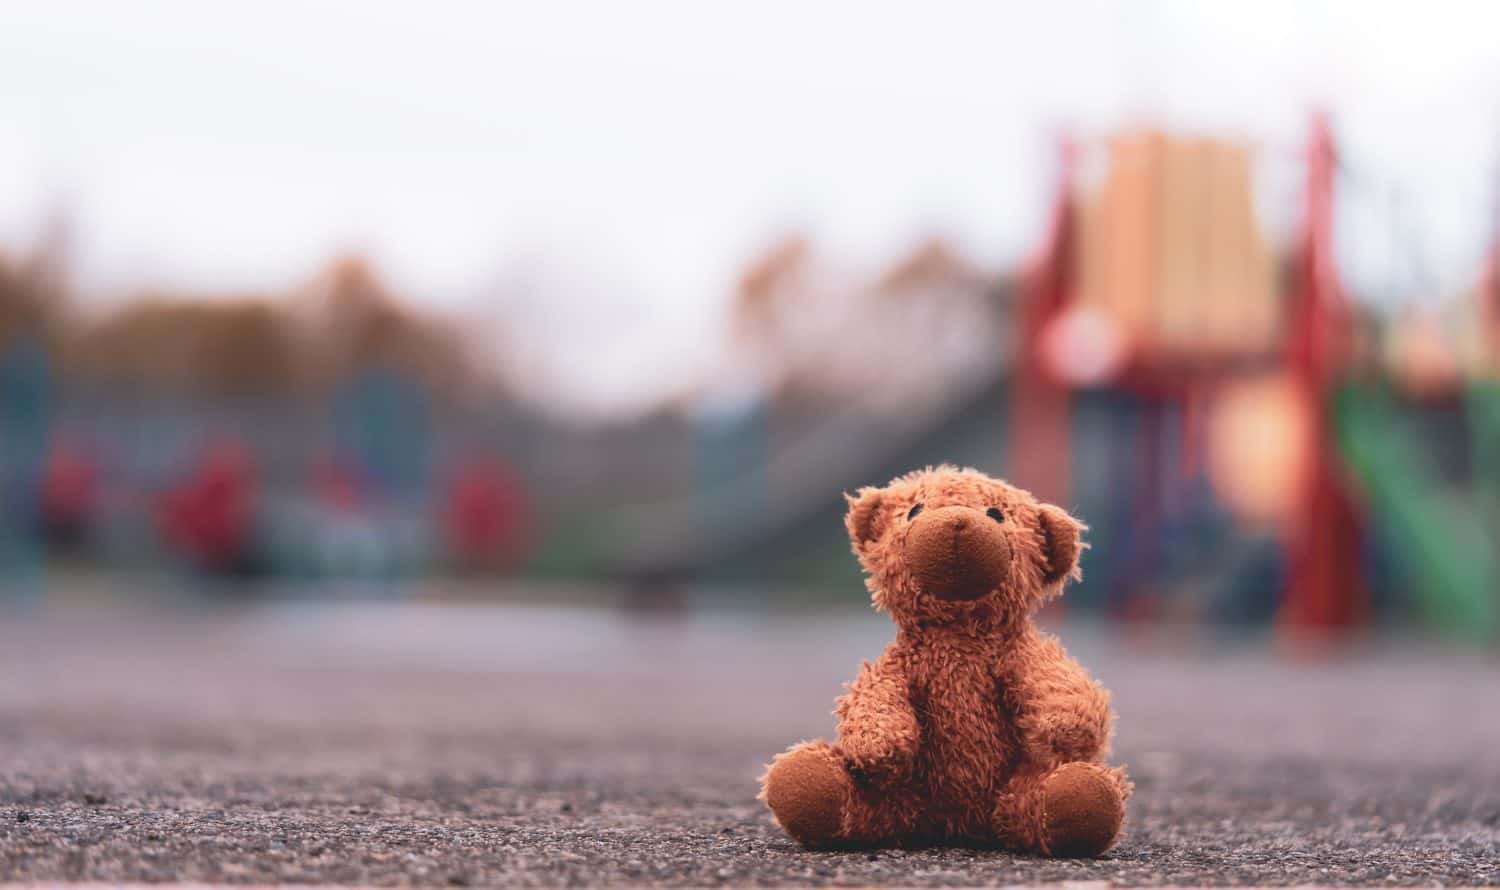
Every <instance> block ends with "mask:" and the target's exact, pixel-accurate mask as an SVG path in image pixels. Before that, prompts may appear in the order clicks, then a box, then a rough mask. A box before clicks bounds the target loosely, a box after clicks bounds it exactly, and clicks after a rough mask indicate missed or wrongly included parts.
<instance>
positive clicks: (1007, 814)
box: [994, 762, 1130, 856]
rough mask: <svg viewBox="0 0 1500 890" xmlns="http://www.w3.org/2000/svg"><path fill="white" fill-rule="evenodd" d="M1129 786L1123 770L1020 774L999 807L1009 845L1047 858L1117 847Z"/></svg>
mask: <svg viewBox="0 0 1500 890" xmlns="http://www.w3.org/2000/svg"><path fill="white" fill-rule="evenodd" d="M1129 796H1130V782H1129V781H1128V780H1127V779H1126V778H1125V772H1124V770H1120V769H1111V768H1109V767H1105V766H1101V765H1100V764H1097V763H1083V762H1074V763H1065V764H1063V765H1062V766H1059V767H1057V768H1055V769H1052V770H1048V771H1041V770H1035V771H1028V772H1023V773H1020V774H1018V775H1016V776H1015V777H1014V778H1012V779H1011V780H1010V782H1008V783H1007V784H1006V786H1005V790H1004V791H1002V792H1001V793H1000V797H999V800H998V801H996V804H995V817H994V825H995V834H996V836H997V837H998V838H999V839H1000V841H1001V842H1002V843H1004V844H1005V845H1007V846H1009V847H1012V848H1014V849H1017V850H1025V851H1029V852H1035V853H1041V854H1043V855H1046V856H1098V855H1099V854H1100V853H1103V852H1104V851H1105V850H1108V849H1109V848H1110V847H1111V846H1113V845H1114V842H1115V839H1116V838H1117V837H1118V836H1119V834H1120V823H1121V822H1122V821H1123V820H1124V818H1125V799H1126V798H1128V797H1129Z"/></svg>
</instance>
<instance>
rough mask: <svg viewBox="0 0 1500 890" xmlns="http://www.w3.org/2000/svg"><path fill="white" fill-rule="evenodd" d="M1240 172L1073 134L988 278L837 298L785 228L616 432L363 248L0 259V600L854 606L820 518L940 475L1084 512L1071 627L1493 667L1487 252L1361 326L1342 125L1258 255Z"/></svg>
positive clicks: (1496, 307) (853, 281) (811, 254)
mask: <svg viewBox="0 0 1500 890" xmlns="http://www.w3.org/2000/svg"><path fill="white" fill-rule="evenodd" d="M1282 160H1283V161H1284V160H1285V159H1282ZM1265 163H1266V161H1265V159H1264V157H1263V156H1262V152H1261V151H1260V150H1258V149H1256V148H1253V147H1250V146H1246V145H1243V144H1239V143H1233V142H1228V141H1224V140H1219V139H1213V138H1206V137H1201V136H1188V137H1182V136H1178V135H1173V134H1166V133H1162V132H1158V131H1153V130H1131V131H1126V132H1122V133H1119V134H1116V135H1113V136H1111V137H1109V138H1106V139H1095V140H1078V141H1071V140H1070V141H1067V142H1065V143H1064V144H1063V145H1062V146H1061V148H1060V151H1059V163H1058V176H1057V183H1056V194H1055V198H1054V201H1053V205H1052V208H1051V212H1050V217H1049V220H1048V221H1047V225H1046V229H1045V234H1044V239H1043V243H1042V245H1041V249H1040V250H1039V251H1038V253H1037V255H1036V256H1035V257H1034V258H1032V259H1031V261H1029V262H1028V263H1027V264H1026V266H1025V267H1024V269H1022V270H1021V271H1020V272H1019V273H1018V274H1017V275H1015V276H1013V277H1009V276H1003V275H996V274H992V273H987V272H986V271H984V270H982V269H979V268H977V267H976V266H974V265H973V264H971V263H969V262H967V261H966V260H965V259H964V258H963V257H962V256H961V255H960V254H959V252H958V251H957V250H955V249H954V248H953V247H952V246H951V245H949V244H947V243H946V242H944V241H942V240H941V239H931V240H928V241H925V242H922V243H920V244H918V245H917V246H916V247H915V248H914V249H913V250H912V251H911V252H910V253H908V254H907V255H905V256H903V257H901V258H900V259H899V260H898V261H897V262H895V263H893V264H892V265H891V267H890V268H889V269H887V270H885V271H883V272H881V273H880V274H877V275H873V276H871V277H869V278H859V277H858V276H855V277H853V278H851V277H850V276H849V275H847V274H844V273H843V272H842V271H841V270H839V269H838V268H836V267H834V266H833V265H831V264H826V263H824V262H823V261H822V258H821V257H820V256H819V255H818V252H817V251H816V249H815V248H814V246H813V245H812V244H811V243H810V242H809V241H808V240H806V239H804V238H800V237H790V238H787V239H785V240H783V241H780V242H778V243H776V244H773V245H772V246H771V247H770V249H769V250H767V251H766V253H765V254H764V255H763V256H762V257H760V258H759V259H757V260H756V261H755V262H753V263H751V264H750V265H749V266H748V267H747V269H746V271H745V273H744V274H743V276H742V277H741V279H740V282H739V287H738V290H737V292H736V294H735V298H734V302H733V304H732V305H731V307H730V312H729V314H728V319H729V321H728V325H727V327H726V329H725V332H724V348H723V350H722V354H723V356H724V360H723V362H722V363H721V365H720V366H719V367H717V368H715V369H713V370H712V372H711V373H709V374H708V375H707V376H706V377H704V378H703V379H697V380H693V381H690V382H688V383H687V384H685V386H684V388H683V391H682V392H681V393H680V394H679V395H678V396H677V397H676V398H675V399H673V400H672V401H671V402H670V403H667V404H662V405H660V406H658V407H657V408H656V409H655V410H653V411H649V412H647V413H644V414H642V415H640V416H638V417H634V418H630V419H622V420H611V421H597V420H585V419H581V418H576V417H566V416H558V415H557V414H556V413H555V412H554V411H551V410H549V406H547V405H546V404H545V398H539V397H534V395H533V394H530V393H528V391H527V381H526V380H525V379H524V377H515V376H511V377H505V376H504V375H503V373H502V374H500V375H499V376H498V379H497V377H496V375H494V374H491V373H489V372H485V371H481V370H479V369H478V368H479V366H480V365H486V364H493V363H484V362H475V361H473V359H472V355H473V354H474V352H475V349H474V344H472V343H469V342H467V341H466V340H465V338H464V337H463V336H462V333H463V332H462V331H461V330H460V329H459V327H458V326H456V325H449V324H444V323H442V322H440V321H437V320H434V319H431V318H427V317H424V316H421V315H419V314H417V313H414V312H412V311H410V310H409V309H407V308H405V307H404V306H402V305H401V304H400V303H399V301H397V300H396V299H395V298H394V297H392V296H391V295H390V294H389V293H388V292H386V291H385V290H384V288H383V287H382V285H381V284H380V283H379V282H378V280H377V278H376V276H375V274H374V272H373V270H371V269H370V267H369V266H368V265H366V264H363V263H361V262H358V261H342V262H339V263H336V264H334V265H333V266H332V267H330V269H329V270H328V271H327V272H326V273H325V274H323V275H320V276H318V277H317V279H316V280H314V281H313V282H312V283H310V284H309V285H308V286H307V287H306V288H304V289H302V290H299V291H298V292H296V293H293V294H290V295H288V296H287V297H286V298H285V299H275V298H266V297H235V298H227V299H226V298H216V299H196V300H194V299H188V300H184V299H176V298H171V297H160V296H158V297H150V298H147V299H142V300H137V301H135V302H134V303H131V304H129V305H127V306H125V307H124V308H122V309H120V310H118V311H117V312H115V313H113V314H110V315H107V316H105V317H103V318H97V319H92V320H87V321H84V320H80V319H76V318H71V317H69V315H68V313H67V311H66V304H65V301H63V300H62V299H61V296H60V295H61V293H62V292H63V291H64V290H65V288H62V286H61V284H59V281H60V278H59V276H57V275H56V273H55V270H52V267H50V266H45V264H43V266H45V269H46V270H51V271H47V274H40V273H38V272H37V271H36V270H35V269H33V268H32V266H31V265H29V264H28V263H25V262H12V261H5V262H0V273H3V275H0V486H3V488H0V494H3V500H0V504H3V509H4V512H3V515H0V578H4V579H7V585H8V586H15V585H9V583H8V582H9V581H10V580H14V579H18V578H23V577H41V576H42V575H43V573H44V569H45V567H46V566H47V565H48V563H49V562H51V561H55V560H58V559H67V560H73V561H79V560H81V561H93V562H95V563H98V564H100V565H102V566H104V567H105V568H106V570H108V571H152V570H159V569H161V568H162V567H164V566H165V567H169V568H170V570H171V571H174V572H178V573H181V574H183V575H184V576H187V577H197V576H201V575H205V574H206V575H214V576H222V575H258V576H266V577H274V578H305V579H313V580H318V579H340V578H349V577H356V578H364V579H368V580H389V579H400V578H410V577H415V576H419V575H425V574H428V573H433V572H451V571H461V572H469V573H472V572H479V573H502V572H503V573H521V574H525V575H528V576H531V577H536V578H559V577H563V578H587V579H601V580H605V581H608V582H613V583H614V584H616V585H617V586H618V587H621V588H624V589H627V590H634V591H658V592H659V591H671V590H674V589H678V588H680V587H682V586H684V585H686V584H687V583H689V582H691V583H693V584H695V585H697V586H698V587H700V588H702V589H705V590H709V591H717V592H718V593H717V594H716V595H719V596H722V597H724V598H726V599H745V598H762V599H765V598H772V597H775V596H777V593H776V591H783V590H784V591H793V590H795V591H798V592H799V593H798V594H797V596H798V598H803V599H805V598H807V597H808V596H816V595H818V594H817V593H816V592H817V591H828V593H826V594H822V595H823V596H824V597H825V598H827V599H830V600H835V599H843V600H847V601H854V600H856V599H858V598H860V597H861V596H862V589H861V587H860V585H859V581H858V578H857V576H856V575H855V574H854V570H853V568H852V563H851V561H850V560H849V559H848V558H847V556H846V547H847V545H846V543H845V542H844V540H843V534H842V526H841V523H840V521H839V517H840V514H841V512H842V509H843V502H842V499H841V498H840V497H839V494H840V492H841V491H849V490H853V489H854V488H857V487H858V486H860V485H863V484H868V483H872V482H882V481H884V480H885V479H888V478H890V477H891V476H893V475H895V474H896V473H898V472H901V471H904V470H907V469H910V468H911V467H913V466H918V465H922V464H926V463H939V462H944V461H947V462H954V463H960V464H969V465H973V466H977V467H979V468H981V469H983V470H986V471H989V472H994V473H997V474H1000V475H1004V476H1006V477H1008V478H1010V479H1011V480H1012V481H1014V482H1016V483H1017V484H1020V485H1022V486H1025V487H1027V488H1030V489H1032V490H1033V491H1035V492H1036V493H1037V494H1038V495H1040V496H1042V497H1045V498H1048V499H1051V500H1056V501H1058V502H1060V503H1063V504H1064V505H1066V506H1068V507H1069V508H1070V509H1071V510H1072V511H1073V512H1075V513H1077V514H1079V515H1082V516H1084V517H1086V518H1087V519H1088V520H1089V522H1090V525H1091V527H1092V528H1091V533H1090V538H1091V541H1092V542H1093V549H1092V550H1091V551H1090V553H1089V555H1088V557H1087V558H1086V560H1085V581H1084V583H1083V585H1082V586H1081V587H1080V588H1079V589H1078V590H1077V591H1076V593H1074V594H1072V595H1070V597H1069V598H1068V601H1067V602H1068V604H1069V605H1068V606H1067V608H1074V609H1081V610H1092V611H1097V612H1100V613H1102V614H1105V615H1108V616H1111V617H1114V618H1118V619H1121V620H1130V621H1141V620H1212V621H1224V622H1236V623H1249V624H1255V623H1267V624H1269V623H1275V624H1277V625H1278V626H1280V627H1282V628H1285V629H1286V630H1288V631H1289V632H1295V633H1298V634H1313V633H1317V634H1325V633H1334V632H1343V631H1347V630H1350V629H1354V628H1360V627H1366V626H1370V625H1372V624H1373V625H1385V626H1392V627H1424V628H1430V629H1432V630H1434V631H1437V632H1442V633H1446V634H1451V635H1455V636H1465V637H1470V638H1474V639H1487V640H1494V639H1496V638H1497V632H1500V617H1497V610H1500V602H1497V597H1500V593H1497V591H1500V566H1497V560H1496V557H1495V550H1496V543H1497V540H1500V267H1497V263H1500V237H1497V239H1496V245H1497V251H1496V254H1495V256H1494V257H1492V259H1491V264H1490V268H1488V269H1487V270H1486V271H1485V273H1484V275H1483V277H1482V279H1481V281H1480V283H1479V285H1478V286H1477V287H1476V288H1475V289H1474V292H1473V293H1472V294H1468V295H1464V296H1463V297H1462V298H1461V299H1458V300H1454V301H1450V303H1449V304H1448V305H1449V307H1450V309H1452V310H1454V311H1457V312H1458V313H1459V315H1458V317H1456V318H1450V319H1446V320H1445V319H1442V318H1438V317H1437V316H1436V315H1435V314H1434V313H1433V312H1432V311H1426V310H1424V311H1415V310H1414V311H1410V312H1403V313H1397V314H1392V313H1388V312H1387V313H1381V312H1377V311H1376V310H1375V309H1374V308H1372V306H1371V304H1369V303H1361V302H1359V301H1356V300H1353V299H1350V297H1349V296H1348V295H1347V294H1346V293H1345V292H1344V288H1343V285H1342V283H1341V280H1340V276H1339V273H1338V261H1337V257H1336V255H1335V250H1334V239H1333V234H1334V225H1335V219H1336V216H1337V214H1336V206H1335V193H1336V185H1337V183H1338V182H1339V180H1340V176H1341V171H1342V170H1343V169H1344V168H1343V166H1342V165H1341V163H1340V160H1339V155H1338V152H1337V150H1336V146H1335V144H1334V139H1333V134H1332V130H1331V128H1330V126H1329V123H1328V121H1327V120H1326V119H1325V118H1323V117H1315V118H1314V119H1313V121H1312V125H1311V126H1310V128H1309V135H1308V139H1307V144H1306V146H1305V148H1303V149H1302V150H1301V151H1300V154H1299V156H1298V157H1297V158H1296V160H1295V161H1294V162H1292V163H1293V164H1294V165H1295V166H1296V168H1297V170H1298V172H1299V178H1300V180H1301V186H1300V188H1299V198H1298V208H1297V211H1296V213H1295V216H1296V218H1297V222H1296V224H1295V225H1294V226H1293V228H1292V232H1291V234H1290V236H1289V237H1287V238H1285V239H1281V240H1280V241H1278V239H1273V238H1272V237H1270V236H1268V235H1267V234H1266V231H1267V229H1266V227H1265V226H1264V225H1263V223H1262V221H1261V219H1260V216H1261V214H1260V212H1259V211H1258V208H1257V205H1256V200H1255V195H1256V189H1255V182H1256V179H1257V176H1258V175H1259V173H1258V171H1260V170H1261V169H1262V168H1263V167H1264V165H1265ZM1497 234H1500V221H1497ZM501 365H502V366H503V362H502V363H501ZM215 589H222V588H219V587H215ZM667 599H668V600H671V599H672V597H671V596H670V595H668V596H667Z"/></svg>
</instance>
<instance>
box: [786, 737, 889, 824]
mask: <svg viewBox="0 0 1500 890" xmlns="http://www.w3.org/2000/svg"><path fill="white" fill-rule="evenodd" d="M761 783H762V785H761V793H760V797H761V799H762V800H764V801H765V802H766V805H767V806H769V807H770V808H771V812H772V813H773V814H775V816H776V821H777V822H778V823H780V824H781V827H782V828H784V829H786V833H787V834H789V835H791V836H792V837H793V838H794V839H795V840H796V841H797V842H798V843H800V844H802V845H803V846H805V847H813V848H828V847H871V846H881V845H884V844H889V843H894V842H896V841H898V840H899V839H900V838H901V837H902V836H903V835H902V832H903V830H904V829H905V828H909V826H907V825H906V823H907V822H909V821H910V818H911V817H910V815H909V814H910V813H911V812H912V808H911V807H909V806H907V805H905V804H904V803H902V802H901V801H900V800H898V799H897V797H896V795H893V794H887V793H885V792H884V791H881V790H878V789H870V788H861V787H859V786H858V785H857V784H856V783H855V781H854V779H853V777H852V776H850V775H849V771H848V769H847V768H845V766H844V758H843V756H842V755H840V754H839V751H838V749H837V748H835V747H834V746H832V745H830V744H828V743H827V742H822V741H816V742H803V743H801V744H799V745H794V746H792V748H790V749H789V750H787V751H786V752H784V753H782V754H778V755H776V757H775V759H774V760H772V761H771V766H770V768H769V769H767V770H766V774H765V775H764V776H762V777H761ZM887 811H888V812H887Z"/></svg>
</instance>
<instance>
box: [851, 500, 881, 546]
mask: <svg viewBox="0 0 1500 890" xmlns="http://www.w3.org/2000/svg"><path fill="white" fill-rule="evenodd" d="M884 494H885V492H884V491H883V490H881V489H879V488H861V489H860V490H859V494H858V495H847V494H846V495H844V500H846V501H848V502H849V515H848V516H845V517H844V525H845V526H846V527H847V528H848V529H849V537H850V538H852V539H853V540H854V543H855V545H857V546H860V547H863V546H864V545H866V544H868V543H870V542H871V541H873V540H875V539H876V538H878V537H880V533H881V532H882V531H883V530H884V529H883V528H882V526H883V525H884V524H885V523H884V522H883V521H882V517H881V513H880V505H881V498H882V497H883V496H884Z"/></svg>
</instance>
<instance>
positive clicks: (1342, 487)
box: [1281, 114, 1368, 631]
mask: <svg viewBox="0 0 1500 890" xmlns="http://www.w3.org/2000/svg"><path fill="white" fill-rule="evenodd" d="M1334 167H1335V155H1334V145H1333V134H1332V131H1331V130H1330V128H1329V124H1328V119H1327V117H1326V116H1325V115H1323V114H1319V115H1317V116H1316V117H1315V118H1314V119H1313V124H1312V136H1311V140H1310V141H1309V144H1308V157H1307V196H1306V197H1307V206H1306V216H1305V218H1304V220H1303V231H1302V237H1301V245H1300V252H1299V256H1298V269H1297V276H1296V280H1295V282H1296V283H1295V285H1294V287H1295V292H1294V294H1293V300H1292V303H1291V309H1290V317H1289V319H1288V322H1289V330H1288V338H1289V339H1288V352H1287V364H1288V372H1289V373H1290V375H1291V378H1292V380H1293V381H1294V383H1295V385H1296V386H1297V388H1298V389H1299V390H1300V391H1301V393H1302V395H1303V396H1304V402H1305V404H1306V405H1307V406H1308V408H1309V411H1310V418H1309V419H1310V421H1311V423H1309V424H1308V428H1309V430H1310V432H1309V436H1310V437H1311V441H1310V442H1309V443H1308V454H1309V466H1308V469H1307V474H1306V477H1305V479H1304V481H1303V485H1302V490H1301V492H1300V494H1299V501H1300V507H1299V509H1298V510H1297V512H1296V515H1295V516H1294V517H1293V519H1292V520H1291V522H1290V524H1289V526H1288V528H1287V556H1288V561H1289V564H1288V578H1287V582H1288V583H1287V590H1286V593H1285V596H1284V598H1283V602H1282V613H1281V618H1282V621H1283V623H1284V624H1285V625H1287V626H1289V627H1292V628H1297V629H1302V630H1312V631H1329V630H1336V629H1342V628H1348V627H1351V626H1353V625H1354V624H1356V623H1357V622H1359V621H1360V620H1362V619H1363V618H1364V616H1365V613H1366V609H1367V602H1368V598H1367V595H1366V589H1365V584H1364V579H1363V573H1362V572H1361V568H1360V540H1361V529H1360V523H1361V516H1360V513H1359V510H1358V509H1357V507H1356V506H1355V503H1354V500H1353V498H1352V496H1351V495H1350V492H1349V487H1348V484H1347V480H1346V477H1345V475H1344V472H1343V469H1342V465H1341V461H1340V459H1339V455H1338V451H1337V447H1336V438H1335V434H1334V428H1333V416H1332V410H1331V403H1332V398H1333V393H1334V387H1335V386H1336V385H1337V382H1338V375H1339V373H1340V371H1341V369H1342V368H1343V367H1344V365H1345V362H1346V360H1347V358H1348V344H1349V316H1348V312H1347V307H1346V305H1345V302H1344V298H1343V294H1342V291H1341V290H1340V286H1339V281H1338V270H1337V266H1336V263H1335V260H1334V255H1333V185H1334Z"/></svg>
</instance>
